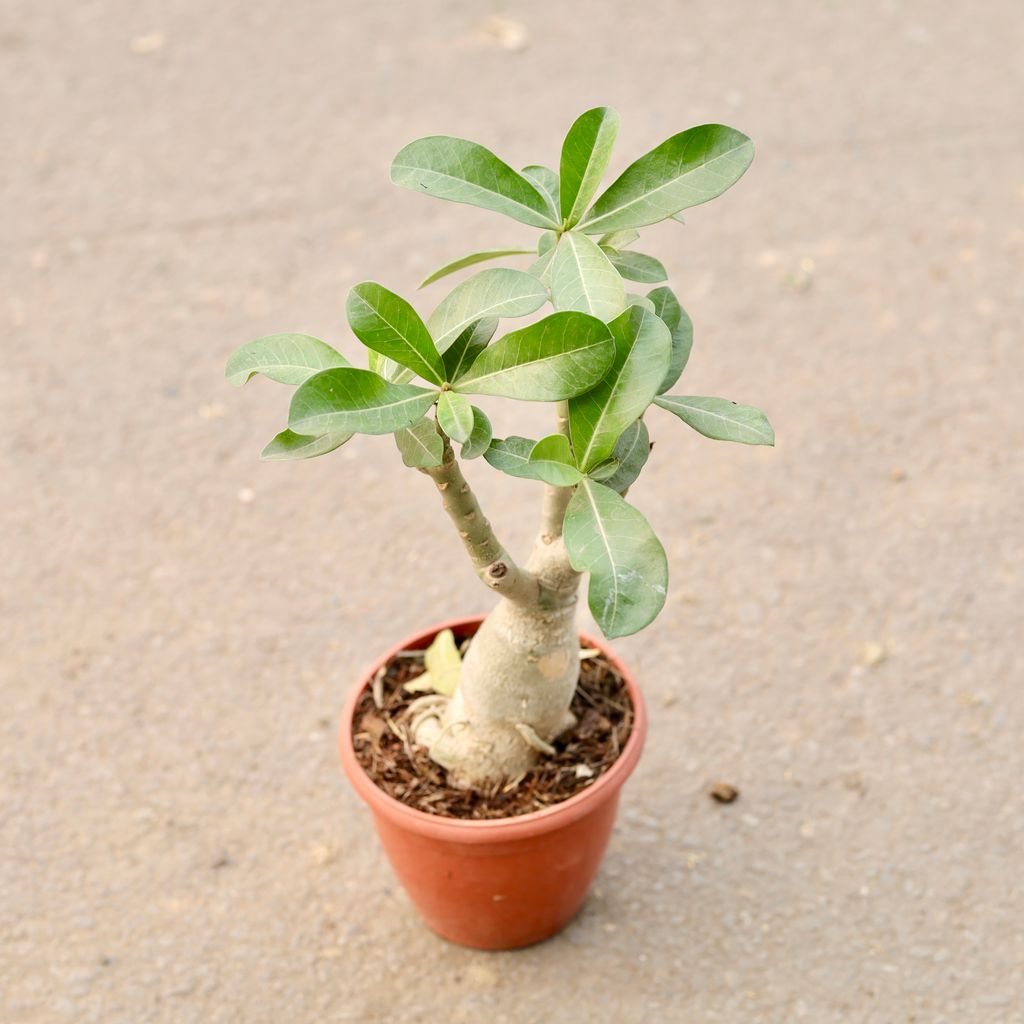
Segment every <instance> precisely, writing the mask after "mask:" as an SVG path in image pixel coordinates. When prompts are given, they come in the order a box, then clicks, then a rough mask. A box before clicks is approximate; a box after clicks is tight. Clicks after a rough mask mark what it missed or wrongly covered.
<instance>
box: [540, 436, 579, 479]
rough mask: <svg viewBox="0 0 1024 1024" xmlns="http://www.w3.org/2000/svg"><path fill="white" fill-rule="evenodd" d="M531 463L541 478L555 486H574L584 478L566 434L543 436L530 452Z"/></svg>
mask: <svg viewBox="0 0 1024 1024" xmlns="http://www.w3.org/2000/svg"><path fill="white" fill-rule="evenodd" d="M530 463H531V465H533V466H534V467H535V470H536V473H537V476H538V477H540V479H541V480H543V481H544V482H545V483H547V484H552V485H553V486H555V487H572V486H573V485H574V484H578V483H579V482H580V480H582V479H583V474H582V473H581V472H580V471H579V470H578V469H577V468H576V461H575V459H573V457H572V450H571V449H570V448H569V439H568V438H567V437H566V436H565V434H549V435H548V436H547V437H542V438H541V439H540V440H539V441H538V442H537V443H536V444H535V445H534V446H533V451H531V452H530Z"/></svg>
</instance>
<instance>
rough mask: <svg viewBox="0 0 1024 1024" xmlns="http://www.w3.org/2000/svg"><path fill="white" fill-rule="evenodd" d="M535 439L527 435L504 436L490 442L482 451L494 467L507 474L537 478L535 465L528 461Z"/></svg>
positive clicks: (526, 478) (523, 477) (527, 478)
mask: <svg viewBox="0 0 1024 1024" xmlns="http://www.w3.org/2000/svg"><path fill="white" fill-rule="evenodd" d="M536 443H537V442H536V441H531V440H530V439H529V438H528V437H515V436H513V437H506V438H505V439H504V440H503V441H502V440H495V441H492V442H491V446H490V448H488V449H487V451H485V452H484V459H486V461H487V462H488V463H490V465H492V466H493V467H494V468H495V469H500V470H501V472H502V473H507V474H508V475H509V476H518V477H521V478H522V479H524V480H539V479H540V477H539V476H538V475H537V467H536V466H535V465H534V464H533V463H532V462H530V452H532V451H533V448H534V445H536Z"/></svg>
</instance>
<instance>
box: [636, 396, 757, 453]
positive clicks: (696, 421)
mask: <svg viewBox="0 0 1024 1024" xmlns="http://www.w3.org/2000/svg"><path fill="white" fill-rule="evenodd" d="M654 401H655V405H660V406H661V407H662V409H668V411H669V412H672V413H675V414H676V416H678V417H679V418H680V419H681V420H682V421H683V422H684V423H686V424H688V425H689V426H691V427H693V429H694V430H696V431H697V432H698V433H699V434H703V435H704V436H705V437H710V438H712V439H713V440H715V441H737V442H739V443H740V444H768V445H773V444H775V431H774V430H772V426H771V424H770V423H769V422H768V417H767V416H765V414H764V413H763V412H761V410H760V409H755V408H754V407H753V406H752V405H738V404H737V403H736V402H731V401H729V399H727V398H693V397H689V396H686V397H683V396H679V395H661V396H660V397H658V398H656V399H655V400H654Z"/></svg>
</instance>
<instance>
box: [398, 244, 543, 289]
mask: <svg viewBox="0 0 1024 1024" xmlns="http://www.w3.org/2000/svg"><path fill="white" fill-rule="evenodd" d="M533 252H534V250H533V249H487V250H486V251H485V252H471V253H470V254H469V255H468V256H463V257H461V258H460V259H457V260H452V262H451V263H446V264H445V265H444V266H443V267H440V268H438V269H437V270H435V271H434V272H433V273H432V274H431V275H430V276H429V277H425V278H424V279H423V280H422V281H420V283H419V285H418V287H420V288H426V286H427V285H428V284H433V283H434V282H435V281H440V280H441V278H442V277H447V276H448V275H449V274H454V273H455V272H456V271H457V270H463V269H465V268H466V267H472V266H474V265H475V264H477V263H486V262H487V261H488V260H499V259H501V258H502V256H532V255H533Z"/></svg>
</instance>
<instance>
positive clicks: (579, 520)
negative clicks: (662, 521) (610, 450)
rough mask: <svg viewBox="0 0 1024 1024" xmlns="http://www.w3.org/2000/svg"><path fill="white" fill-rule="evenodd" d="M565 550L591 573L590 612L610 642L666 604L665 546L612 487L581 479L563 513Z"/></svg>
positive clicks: (648, 619)
mask: <svg viewBox="0 0 1024 1024" xmlns="http://www.w3.org/2000/svg"><path fill="white" fill-rule="evenodd" d="M563 536H564V539H565V548H566V551H567V552H568V555H569V562H570V563H571V564H572V567H573V568H574V569H576V570H577V572H589V573H590V587H589V592H588V603H589V605H590V611H591V613H592V614H593V616H594V618H595V619H596V620H597V624H598V625H599V626H600V627H601V630H602V632H603V633H604V635H605V636H606V637H608V639H609V640H611V639H614V638H615V637H619V636H629V635H630V634H631V633H636V632H638V631H639V630H641V629H643V628H644V626H646V625H647V624H648V623H650V622H651V621H652V620H653V619H654V617H655V616H656V615H657V614H658V612H660V611H661V609H662V606H663V605H664V604H665V591H666V587H667V586H668V563H667V561H666V559H665V549H664V548H663V547H662V546H661V542H660V541H659V540H658V538H657V537H656V536H655V535H654V531H653V530H652V529H651V527H650V524H649V523H648V522H647V520H646V519H645V518H644V517H643V516H642V515H641V514H640V513H639V512H638V511H637V510H636V509H635V508H633V506H632V505H628V504H626V502H625V501H624V500H623V499H622V498H620V497H619V495H618V494H616V493H615V491H613V490H611V489H610V488H609V487H606V486H605V485H604V484H599V483H595V482H594V481H593V480H584V481H583V482H582V483H581V484H580V485H579V487H577V488H576V492H575V493H574V494H573V496H572V498H571V499H570V501H569V506H568V508H567V509H566V511H565V524H564V533H563Z"/></svg>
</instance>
